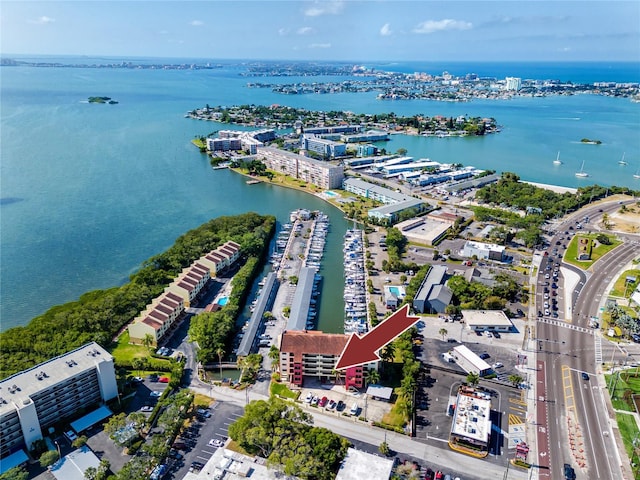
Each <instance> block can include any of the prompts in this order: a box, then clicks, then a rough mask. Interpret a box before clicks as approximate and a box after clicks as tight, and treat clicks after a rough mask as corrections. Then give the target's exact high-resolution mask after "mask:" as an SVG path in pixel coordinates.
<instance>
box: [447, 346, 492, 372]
mask: <svg viewBox="0 0 640 480" xmlns="http://www.w3.org/2000/svg"><path fill="white" fill-rule="evenodd" d="M449 353H450V354H451V356H452V357H453V359H454V360H455V362H456V363H457V364H458V365H459V366H460V367H461V368H462V369H463V370H464V371H465V372H467V373H477V374H478V375H479V376H481V377H482V376H484V375H487V374H489V373H490V372H491V365H489V364H488V363H487V362H485V361H484V360H483V359H481V358H480V357H479V356H478V355H476V354H475V353H473V352H472V351H471V350H470V349H469V348H468V347H467V346H466V345H458V346H457V347H454V348H453V350H451V352H449Z"/></svg>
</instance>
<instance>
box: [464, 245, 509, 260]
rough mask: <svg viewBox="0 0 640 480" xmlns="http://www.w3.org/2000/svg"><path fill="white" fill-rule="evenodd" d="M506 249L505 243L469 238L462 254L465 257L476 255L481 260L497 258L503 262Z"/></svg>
mask: <svg viewBox="0 0 640 480" xmlns="http://www.w3.org/2000/svg"><path fill="white" fill-rule="evenodd" d="M504 250H505V247H504V246H503V245H496V244H493V243H483V242H474V241H472V240H467V242H465V244H464V247H463V249H462V251H461V252H460V254H461V255H462V256H463V257H473V256H474V255H475V256H476V257H477V258H478V259H479V260H497V261H499V262H502V261H504V258H505V253H504Z"/></svg>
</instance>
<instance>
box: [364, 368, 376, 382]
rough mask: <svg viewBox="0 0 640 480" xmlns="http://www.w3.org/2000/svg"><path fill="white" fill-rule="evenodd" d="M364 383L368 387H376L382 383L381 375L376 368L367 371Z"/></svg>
mask: <svg viewBox="0 0 640 480" xmlns="http://www.w3.org/2000/svg"><path fill="white" fill-rule="evenodd" d="M364 381H365V384H366V385H375V384H377V383H378V382H379V381H380V373H378V371H377V370H376V369H375V368H372V369H370V370H367V372H366V373H365V375H364Z"/></svg>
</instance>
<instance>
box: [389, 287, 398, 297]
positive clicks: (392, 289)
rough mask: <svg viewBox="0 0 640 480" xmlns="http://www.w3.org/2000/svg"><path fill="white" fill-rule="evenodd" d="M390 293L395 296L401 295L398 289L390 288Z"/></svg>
mask: <svg viewBox="0 0 640 480" xmlns="http://www.w3.org/2000/svg"><path fill="white" fill-rule="evenodd" d="M389 291H390V292H391V293H393V294H394V295H400V289H399V288H398V287H389Z"/></svg>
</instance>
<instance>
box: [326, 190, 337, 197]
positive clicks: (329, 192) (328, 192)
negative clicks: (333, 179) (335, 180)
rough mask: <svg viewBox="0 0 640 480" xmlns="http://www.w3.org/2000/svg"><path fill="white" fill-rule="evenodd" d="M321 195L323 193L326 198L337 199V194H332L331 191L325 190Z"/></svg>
mask: <svg viewBox="0 0 640 480" xmlns="http://www.w3.org/2000/svg"><path fill="white" fill-rule="evenodd" d="M323 193H324V194H325V195H326V196H327V197H337V196H338V194H337V193H335V192H332V191H331V190H325V191H324V192H323Z"/></svg>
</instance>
